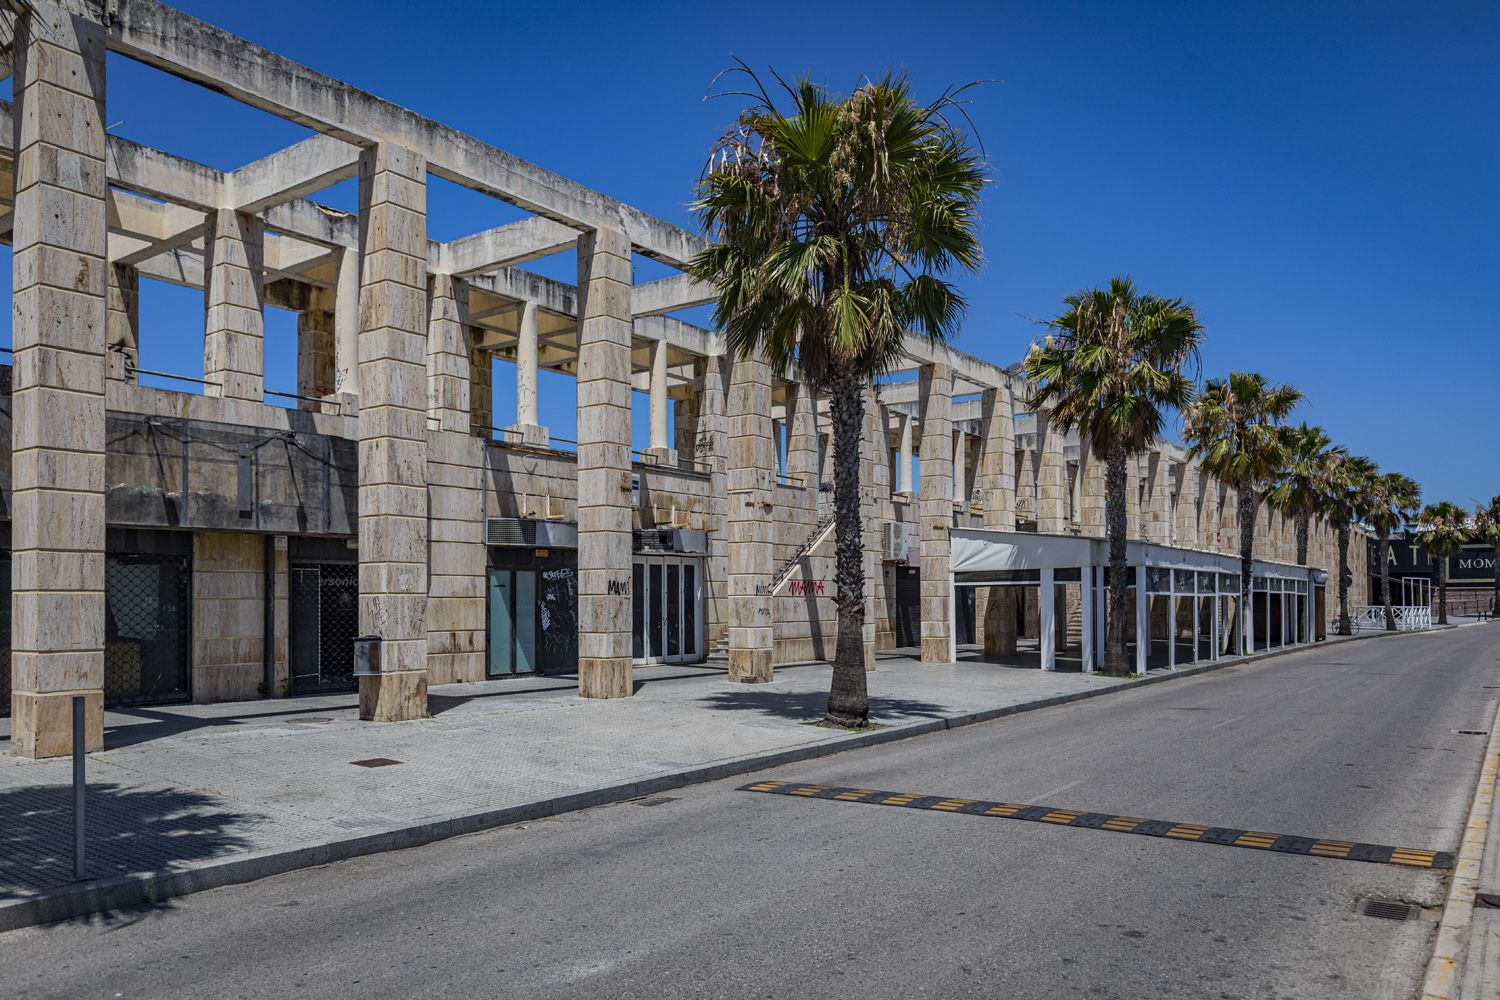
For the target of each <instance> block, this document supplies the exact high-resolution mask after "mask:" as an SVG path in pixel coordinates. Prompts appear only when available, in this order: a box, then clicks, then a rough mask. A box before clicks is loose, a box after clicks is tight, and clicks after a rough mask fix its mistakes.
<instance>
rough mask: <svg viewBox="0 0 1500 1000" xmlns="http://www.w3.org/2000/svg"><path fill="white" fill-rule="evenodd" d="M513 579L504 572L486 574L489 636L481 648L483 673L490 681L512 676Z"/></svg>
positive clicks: (509, 573) (513, 655) (493, 570)
mask: <svg viewBox="0 0 1500 1000" xmlns="http://www.w3.org/2000/svg"><path fill="white" fill-rule="evenodd" d="M514 575H515V574H514V573H512V572H511V571H510V570H508V569H492V570H490V601H489V604H490V634H489V641H488V642H487V643H486V644H485V647H486V661H487V662H486V670H485V673H487V674H488V675H489V676H491V677H504V676H506V675H508V674H513V673H515V672H516V657H515V633H516V629H515V609H514V605H513V598H514V587H513V585H512V577H513V576H514Z"/></svg>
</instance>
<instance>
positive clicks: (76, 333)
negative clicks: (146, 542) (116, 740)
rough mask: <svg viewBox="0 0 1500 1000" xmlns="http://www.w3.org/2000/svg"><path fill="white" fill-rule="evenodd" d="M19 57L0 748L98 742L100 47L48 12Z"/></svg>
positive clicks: (25, 33)
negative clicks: (6, 717) (6, 698)
mask: <svg viewBox="0 0 1500 1000" xmlns="http://www.w3.org/2000/svg"><path fill="white" fill-rule="evenodd" d="M37 6H38V7H39V8H40V9H39V10H38V11H37V12H36V13H34V14H32V15H30V16H29V17H20V16H15V17H12V19H11V20H12V24H13V25H14V28H15V32H16V39H15V46H14V49H13V52H14V56H15V84H14V88H15V95H16V101H15V104H16V106H15V114H14V118H13V120H14V126H15V135H14V138H15V157H16V159H15V186H16V190H15V228H14V231H13V234H12V239H13V241H14V242H13V246H14V252H15V256H14V258H13V261H14V276H13V281H14V286H13V287H14V306H15V317H14V344H15V356H14V365H15V367H14V369H13V372H12V378H13V380H14V381H13V391H14V396H13V399H12V414H11V415H12V424H11V427H12V431H11V434H12V437H11V447H12V473H11V475H12V480H11V485H12V488H13V490H14V493H13V496H12V510H11V552H12V563H11V613H12V618H11V628H12V632H11V713H12V714H11V726H12V735H11V746H12V747H13V748H14V751H15V752H16V753H18V754H20V755H22V756H26V757H55V756H60V755H63V754H67V753H69V752H70V751H71V750H72V746H73V740H72V700H73V697H74V696H78V695H81V696H82V697H83V698H84V699H85V706H86V710H85V734H84V741H85V746H86V748H87V749H88V750H98V749H100V748H101V747H102V746H103V744H104V715H103V704H104V694H103V687H104V606H105V601H104V490H105V480H104V385H105V381H106V375H107V371H108V364H107V360H106V357H105V351H106V347H105V344H106V341H105V327H106V318H105V306H106V302H105V300H106V286H107V283H108V280H109V278H108V274H107V272H108V263H107V259H106V249H107V247H106V236H105V228H106V221H107V220H106V211H105V197H106V191H107V184H106V183H105V179H104V143H105V137H104V37H103V31H102V30H101V29H100V28H99V26H98V25H95V24H91V23H88V22H87V21H85V20H84V19H83V18H81V17H71V16H69V15H68V14H66V13H64V12H62V11H61V10H59V9H58V8H57V7H54V6H53V5H51V4H47V3H43V4H39V5H37Z"/></svg>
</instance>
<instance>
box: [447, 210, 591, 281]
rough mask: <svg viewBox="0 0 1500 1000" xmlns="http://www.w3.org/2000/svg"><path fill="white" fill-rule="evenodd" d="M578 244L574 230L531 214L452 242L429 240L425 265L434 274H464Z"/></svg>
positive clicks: (503, 265)
mask: <svg viewBox="0 0 1500 1000" xmlns="http://www.w3.org/2000/svg"><path fill="white" fill-rule="evenodd" d="M577 245H578V230H576V229H572V228H569V227H568V226H563V225H559V224H557V223H556V222H553V221H552V220H551V219H544V218H542V217H540V216H533V217H532V218H530V219H522V220H521V221H520V222H512V223H510V224H509V225H504V226H497V227H495V228H494V229H487V230H485V231H484V232H482V233H476V234H475V235H473V236H466V237H464V238H463V239H461V240H454V241H453V242H452V243H437V244H433V248H432V249H431V250H430V251H429V252H428V257H427V266H428V269H429V270H431V271H432V273H434V274H451V275H453V276H454V277H460V278H463V277H468V276H469V275H471V274H484V273H487V272H490V271H494V270H497V269H499V268H502V267H507V266H509V265H511V264H524V263H526V262H527V261H531V260H537V259H539V258H541V257H548V256H551V255H552V254H555V253H558V252H560V251H563V250H571V249H572V248H574V247H576V246H577Z"/></svg>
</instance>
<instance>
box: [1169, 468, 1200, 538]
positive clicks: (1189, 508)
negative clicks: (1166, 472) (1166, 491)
mask: <svg viewBox="0 0 1500 1000" xmlns="http://www.w3.org/2000/svg"><path fill="white" fill-rule="evenodd" d="M1173 517H1174V519H1175V525H1176V527H1175V528H1174V530H1173V538H1172V544H1174V545H1180V546H1182V547H1183V548H1187V549H1196V548H1199V545H1198V472H1197V470H1196V469H1194V468H1193V467H1192V466H1191V465H1189V464H1188V463H1186V462H1184V463H1182V464H1180V465H1178V466H1177V498H1176V500H1175V501H1174V506H1173Z"/></svg>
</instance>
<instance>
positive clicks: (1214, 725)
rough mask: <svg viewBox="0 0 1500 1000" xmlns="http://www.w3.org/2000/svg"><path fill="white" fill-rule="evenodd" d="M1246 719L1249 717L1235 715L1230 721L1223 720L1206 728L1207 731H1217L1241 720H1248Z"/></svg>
mask: <svg viewBox="0 0 1500 1000" xmlns="http://www.w3.org/2000/svg"><path fill="white" fill-rule="evenodd" d="M1248 718H1250V716H1248V715H1236V716H1235V717H1234V718H1232V719H1225V720H1224V721H1223V722H1215V723H1214V724H1213V725H1211V726H1209V727H1208V728H1209V729H1219V728H1222V727H1224V726H1227V725H1229V724H1231V723H1234V722H1239V721H1240V720H1241V719H1248Z"/></svg>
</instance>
